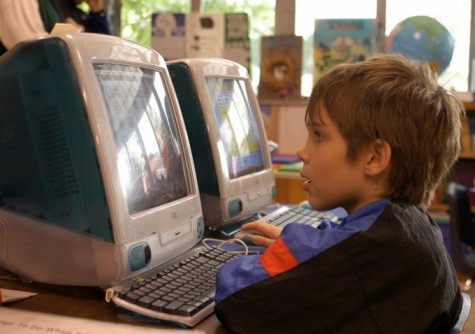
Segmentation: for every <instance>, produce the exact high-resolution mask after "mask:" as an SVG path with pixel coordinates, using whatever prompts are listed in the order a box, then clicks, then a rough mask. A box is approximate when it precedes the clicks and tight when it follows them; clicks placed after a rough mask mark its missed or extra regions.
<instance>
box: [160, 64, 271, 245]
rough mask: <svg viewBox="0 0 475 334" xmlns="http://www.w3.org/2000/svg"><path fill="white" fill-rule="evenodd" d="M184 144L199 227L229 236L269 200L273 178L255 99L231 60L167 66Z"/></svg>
mask: <svg viewBox="0 0 475 334" xmlns="http://www.w3.org/2000/svg"><path fill="white" fill-rule="evenodd" d="M167 66H168V70H169V73H170V77H171V78H172V81H173V84H174V86H175V91H176V93H177V97H178V101H179V103H180V107H181V108H180V109H181V111H182V113H183V118H184V120H185V125H186V129H187V132H188V137H189V140H190V145H191V149H192V152H193V159H194V162H195V169H196V173H197V178H198V185H199V188H200V194H201V204H202V209H203V216H204V220H205V225H206V226H208V227H209V228H210V229H212V230H218V231H219V232H222V234H225V235H228V236H231V235H232V234H233V233H234V232H236V231H237V230H238V229H239V227H240V224H242V222H243V221H245V220H246V219H249V218H252V217H256V218H259V217H258V213H259V211H261V210H262V209H264V208H265V207H267V206H268V205H269V204H271V203H273V202H274V200H275V178H274V174H273V171H272V162H271V156H270V152H269V145H268V142H267V137H266V132H265V129H264V124H263V120H262V116H261V111H260V108H259V104H258V101H257V97H256V95H255V93H254V91H253V88H252V86H251V82H250V80H249V78H248V72H247V70H246V69H245V68H244V67H243V66H241V65H239V64H237V63H235V62H232V61H228V60H224V59H216V58H189V59H177V60H173V61H168V62H167Z"/></svg>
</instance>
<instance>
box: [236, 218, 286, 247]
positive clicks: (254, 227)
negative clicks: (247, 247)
mask: <svg viewBox="0 0 475 334" xmlns="http://www.w3.org/2000/svg"><path fill="white" fill-rule="evenodd" d="M241 230H242V231H244V232H250V234H251V235H250V238H251V241H252V243H253V244H255V245H257V246H264V247H268V246H270V245H271V244H273V243H274V242H275V240H276V239H277V238H278V237H279V236H280V233H281V232H282V227H277V226H274V225H271V224H268V223H264V222H261V221H255V222H251V223H247V224H244V225H243V226H242V227H241Z"/></svg>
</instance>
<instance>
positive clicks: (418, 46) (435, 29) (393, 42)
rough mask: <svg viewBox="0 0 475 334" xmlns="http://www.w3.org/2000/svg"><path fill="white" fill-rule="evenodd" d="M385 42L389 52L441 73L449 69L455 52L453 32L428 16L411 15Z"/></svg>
mask: <svg viewBox="0 0 475 334" xmlns="http://www.w3.org/2000/svg"><path fill="white" fill-rule="evenodd" d="M386 43H387V45H386V50H387V51H388V52H392V53H399V54H402V55H404V56H406V57H408V58H412V59H416V60H420V61H424V62H427V63H428V64H429V66H430V67H431V68H432V69H433V70H434V71H435V72H436V73H438V74H440V73H442V72H443V71H444V70H445V69H446V68H447V67H448V66H449V64H450V61H451V60H452V55H453V52H454V39H453V37H452V35H451V34H450V32H449V31H448V30H447V28H446V27H444V26H443V25H442V24H441V23H440V22H439V21H437V20H436V19H434V18H432V17H429V16H412V17H408V18H407V19H405V20H403V21H401V22H399V23H398V24H397V25H396V26H395V27H394V29H393V30H392V31H391V33H390V34H389V36H388V38H387V40H386Z"/></svg>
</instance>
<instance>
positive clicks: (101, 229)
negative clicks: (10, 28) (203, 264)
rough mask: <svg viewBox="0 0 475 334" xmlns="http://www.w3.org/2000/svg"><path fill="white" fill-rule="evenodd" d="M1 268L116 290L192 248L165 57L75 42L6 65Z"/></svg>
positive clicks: (25, 51)
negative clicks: (115, 286)
mask: <svg viewBox="0 0 475 334" xmlns="http://www.w3.org/2000/svg"><path fill="white" fill-rule="evenodd" d="M0 99H1V100H2V108H0V120H1V124H2V125H1V126H0V137H1V138H2V141H1V142H0V155H1V156H2V159H1V161H0V175H1V176H0V267H2V268H5V269H7V270H10V271H13V272H15V273H17V274H19V275H21V276H23V277H26V278H28V279H31V280H33V281H39V282H45V283H53V284H67V285H88V286H101V287H108V286H113V285H117V284H120V283H121V282H124V281H127V280H128V279H130V278H131V277H134V276H136V275H139V274H141V273H144V272H147V271H150V270H152V269H154V268H156V267H157V266H159V265H161V264H163V263H165V262H166V261H169V260H170V259H172V258H174V257H176V256H177V255H179V254H181V253H183V252H184V251H186V250H188V249H190V248H192V247H193V246H195V245H196V243H197V242H198V241H199V240H200V239H201V238H202V236H203V233H204V222H203V216H202V210H201V203H200V196H199V190H198V184H197V180H196V173H195V169H194V165H193V158H192V155H191V148H190V146H189V142H188V137H187V134H186V129H185V126H184V122H183V118H182V115H181V112H180V109H179V104H178V101H177V99H176V94H175V91H174V88H173V84H172V82H171V80H170V76H169V73H168V70H167V67H166V64H165V61H164V60H163V58H162V57H161V56H160V55H159V54H158V53H157V52H155V51H153V50H151V49H150V48H147V47H144V46H142V45H139V44H137V43H133V42H129V41H126V40H124V39H121V38H119V37H115V36H106V35H99V34H87V33H73V34H69V33H67V34H59V35H53V36H50V37H47V38H41V39H37V40H31V41H27V42H24V43H21V44H19V45H17V46H16V47H14V48H13V49H11V50H9V51H8V52H7V53H5V54H4V55H3V56H2V57H1V58H0Z"/></svg>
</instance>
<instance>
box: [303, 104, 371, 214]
mask: <svg viewBox="0 0 475 334" xmlns="http://www.w3.org/2000/svg"><path fill="white" fill-rule="evenodd" d="M316 114H317V113H316V112H315V111H314V112H313V113H312V116H311V119H310V122H309V124H307V132H308V137H307V140H306V142H305V143H304V145H303V146H301V147H300V148H299V149H298V151H297V155H298V157H299V158H300V159H301V160H302V161H303V162H304V165H303V168H302V171H301V175H302V177H303V178H305V179H306V180H307V181H306V182H305V183H304V185H303V189H304V190H305V191H306V192H307V193H308V201H309V204H310V205H311V206H312V207H313V208H315V209H317V210H329V209H334V208H337V207H343V208H344V209H345V210H346V211H347V212H348V213H351V212H354V211H355V210H357V209H359V208H361V207H362V206H364V205H366V204H367V203H368V199H367V198H366V195H365V194H366V190H367V189H366V188H368V182H367V180H365V179H366V178H365V172H364V167H365V163H364V158H365V154H364V153H362V154H360V155H359V156H358V158H357V160H356V161H349V160H348V159H347V147H348V144H347V141H346V139H345V138H344V137H343V136H342V135H341V133H340V131H339V129H338V127H337V126H336V124H335V123H333V121H332V120H331V119H330V117H329V116H328V113H327V112H326V110H325V109H322V110H320V117H319V116H318V115H316Z"/></svg>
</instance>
